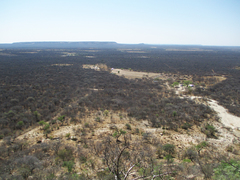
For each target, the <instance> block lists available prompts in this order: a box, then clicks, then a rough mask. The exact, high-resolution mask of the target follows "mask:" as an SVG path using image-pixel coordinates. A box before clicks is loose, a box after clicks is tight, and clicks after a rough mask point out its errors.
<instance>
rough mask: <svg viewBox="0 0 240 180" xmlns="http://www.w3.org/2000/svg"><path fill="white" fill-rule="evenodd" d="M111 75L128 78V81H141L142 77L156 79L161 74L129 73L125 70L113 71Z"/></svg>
mask: <svg viewBox="0 0 240 180" xmlns="http://www.w3.org/2000/svg"><path fill="white" fill-rule="evenodd" d="M118 72H119V73H118ZM112 73H115V74H116V75H119V76H122V75H124V76H125V78H129V79H135V78H140V79H141V78H142V77H148V78H157V77H160V76H162V74H160V73H147V72H136V71H130V70H127V69H113V70H112Z"/></svg>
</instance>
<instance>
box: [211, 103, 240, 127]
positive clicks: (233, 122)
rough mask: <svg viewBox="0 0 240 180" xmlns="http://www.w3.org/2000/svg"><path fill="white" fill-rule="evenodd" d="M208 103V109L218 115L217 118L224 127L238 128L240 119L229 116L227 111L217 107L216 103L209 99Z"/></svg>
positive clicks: (219, 106)
mask: <svg viewBox="0 0 240 180" xmlns="http://www.w3.org/2000/svg"><path fill="white" fill-rule="evenodd" d="M208 103H209V105H210V107H211V108H212V109H214V111H216V112H217V113H218V116H219V117H220V118H221V120H222V123H223V124H224V125H225V126H227V127H231V128H233V129H234V128H238V127H240V117H238V116H235V115H232V114H230V113H229V112H228V111H227V109H225V108H224V107H223V106H221V105H219V104H218V102H217V101H215V100H213V99H209V101H208Z"/></svg>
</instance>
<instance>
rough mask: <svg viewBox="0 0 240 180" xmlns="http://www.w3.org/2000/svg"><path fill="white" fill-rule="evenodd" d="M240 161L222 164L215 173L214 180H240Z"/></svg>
mask: <svg viewBox="0 0 240 180" xmlns="http://www.w3.org/2000/svg"><path fill="white" fill-rule="evenodd" d="M239 169H240V161H235V160H230V161H229V162H221V163H220V164H219V166H218V167H216V168H215V169H214V170H213V171H214V176H213V179H216V180H225V179H231V180H235V179H240V171H239Z"/></svg>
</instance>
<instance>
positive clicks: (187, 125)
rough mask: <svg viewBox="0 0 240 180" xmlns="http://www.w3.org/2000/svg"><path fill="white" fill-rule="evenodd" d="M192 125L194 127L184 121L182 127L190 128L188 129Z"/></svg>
mask: <svg viewBox="0 0 240 180" xmlns="http://www.w3.org/2000/svg"><path fill="white" fill-rule="evenodd" d="M191 127H192V125H191V124H189V123H184V124H183V125H182V129H186V130H188V129H189V128H191Z"/></svg>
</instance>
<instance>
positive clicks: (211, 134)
mask: <svg viewBox="0 0 240 180" xmlns="http://www.w3.org/2000/svg"><path fill="white" fill-rule="evenodd" d="M202 132H203V133H204V134H206V135H207V137H208V138H217V137H216V135H215V132H217V130H216V129H215V127H214V126H213V125H210V124H208V123H207V124H206V125H205V127H204V128H202Z"/></svg>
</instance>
